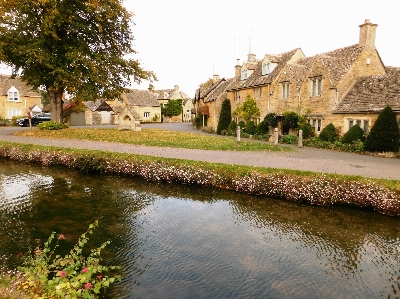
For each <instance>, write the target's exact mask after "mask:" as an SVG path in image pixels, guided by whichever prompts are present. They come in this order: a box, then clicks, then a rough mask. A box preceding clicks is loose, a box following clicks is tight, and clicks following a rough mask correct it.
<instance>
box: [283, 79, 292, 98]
mask: <svg viewBox="0 0 400 299" xmlns="http://www.w3.org/2000/svg"><path fill="white" fill-rule="evenodd" d="M281 88H282V94H281V97H282V99H285V100H286V99H288V98H289V97H290V82H289V81H286V82H282V83H281Z"/></svg>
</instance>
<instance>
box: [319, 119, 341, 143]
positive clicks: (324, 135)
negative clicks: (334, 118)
mask: <svg viewBox="0 0 400 299" xmlns="http://www.w3.org/2000/svg"><path fill="white" fill-rule="evenodd" d="M319 139H321V140H323V141H329V142H334V141H335V140H337V139H339V134H338V133H337V131H336V128H335V126H334V125H333V124H332V123H330V124H329V125H327V126H326V127H325V128H323V129H322V131H321V133H319Z"/></svg>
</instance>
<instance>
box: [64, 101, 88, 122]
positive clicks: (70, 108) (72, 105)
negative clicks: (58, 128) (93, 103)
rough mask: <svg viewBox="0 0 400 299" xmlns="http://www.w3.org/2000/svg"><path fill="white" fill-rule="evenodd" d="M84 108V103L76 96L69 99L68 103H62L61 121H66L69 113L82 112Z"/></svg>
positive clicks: (69, 115)
mask: <svg viewBox="0 0 400 299" xmlns="http://www.w3.org/2000/svg"><path fill="white" fill-rule="evenodd" d="M85 110H86V106H85V104H83V102H82V101H81V100H79V99H77V98H74V99H72V100H70V101H69V102H68V103H66V104H64V106H63V110H62V119H63V121H67V120H69V119H70V117H71V113H73V112H83V111H85Z"/></svg>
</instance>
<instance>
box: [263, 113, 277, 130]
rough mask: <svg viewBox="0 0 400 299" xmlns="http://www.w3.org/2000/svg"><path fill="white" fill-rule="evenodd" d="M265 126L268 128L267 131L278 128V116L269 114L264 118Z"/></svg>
mask: <svg viewBox="0 0 400 299" xmlns="http://www.w3.org/2000/svg"><path fill="white" fill-rule="evenodd" d="M264 124H265V126H266V130H268V129H269V127H271V128H276V126H277V125H278V119H277V118H276V114H275V113H268V114H267V115H266V116H265V117H264Z"/></svg>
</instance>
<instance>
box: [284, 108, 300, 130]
mask: <svg viewBox="0 0 400 299" xmlns="http://www.w3.org/2000/svg"><path fill="white" fill-rule="evenodd" d="M282 116H283V121H282V122H283V125H284V126H287V127H289V128H291V129H295V128H297V127H298V126H299V125H298V122H299V115H298V114H297V113H296V112H293V111H284V112H283V113H282Z"/></svg>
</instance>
